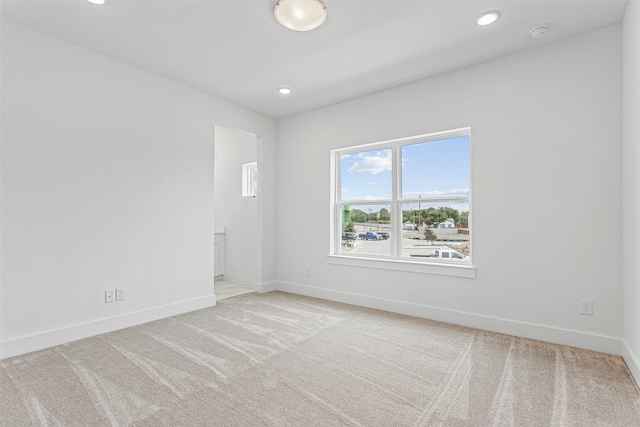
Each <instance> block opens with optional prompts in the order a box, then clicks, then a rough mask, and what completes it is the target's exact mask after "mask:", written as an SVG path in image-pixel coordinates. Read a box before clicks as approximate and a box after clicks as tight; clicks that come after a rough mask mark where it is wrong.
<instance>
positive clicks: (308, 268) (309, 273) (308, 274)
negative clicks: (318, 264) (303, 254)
mask: <svg viewBox="0 0 640 427" xmlns="http://www.w3.org/2000/svg"><path fill="white" fill-rule="evenodd" d="M307 276H311V267H307Z"/></svg>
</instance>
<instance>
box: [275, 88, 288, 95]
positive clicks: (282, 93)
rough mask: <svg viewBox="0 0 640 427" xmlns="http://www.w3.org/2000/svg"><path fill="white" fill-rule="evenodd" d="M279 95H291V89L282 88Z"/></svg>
mask: <svg viewBox="0 0 640 427" xmlns="http://www.w3.org/2000/svg"><path fill="white" fill-rule="evenodd" d="M278 93H279V94H280V95H289V94H290V93H291V89H289V88H288V87H281V88H280V89H278Z"/></svg>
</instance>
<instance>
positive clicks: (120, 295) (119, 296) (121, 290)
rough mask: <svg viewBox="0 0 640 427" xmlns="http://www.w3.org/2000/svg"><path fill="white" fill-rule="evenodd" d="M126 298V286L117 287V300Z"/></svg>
mask: <svg viewBox="0 0 640 427" xmlns="http://www.w3.org/2000/svg"><path fill="white" fill-rule="evenodd" d="M123 299H124V288H116V301H122V300H123Z"/></svg>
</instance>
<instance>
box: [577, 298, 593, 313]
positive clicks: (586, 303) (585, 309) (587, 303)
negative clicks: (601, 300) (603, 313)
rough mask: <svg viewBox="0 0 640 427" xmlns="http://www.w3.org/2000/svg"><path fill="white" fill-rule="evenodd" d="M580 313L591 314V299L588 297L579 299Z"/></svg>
mask: <svg viewBox="0 0 640 427" xmlns="http://www.w3.org/2000/svg"><path fill="white" fill-rule="evenodd" d="M580 314H586V315H588V316H593V301H591V300H589V299H581V300H580Z"/></svg>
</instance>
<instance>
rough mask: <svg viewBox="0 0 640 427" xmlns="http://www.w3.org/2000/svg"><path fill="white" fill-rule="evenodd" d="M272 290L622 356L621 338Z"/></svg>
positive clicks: (318, 292)
mask: <svg viewBox="0 0 640 427" xmlns="http://www.w3.org/2000/svg"><path fill="white" fill-rule="evenodd" d="M272 290H278V291H283V292H290V293H293V294H299V295H306V296H310V297H316V298H322V299H326V300H331V301H337V302H343V303H347V304H352V305H359V306H363V307H369V308H375V309H379V310H385V311H391V312H394V313H401V314H407V315H410V316H416V317H423V318H427V319H432V320H437V321H440V322H446V323H452V324H456V325H462V326H468V327H470V328H476V329H483V330H487V331H492V332H498V333H501V334H506V335H514V336H518V337H524V338H530V339H534V340H539V341H546V342H550V343H554V344H563V345H569V346H572V347H578V348H584V349H587V350H594V351H599V352H602V353H608V354H614V355H616V356H620V355H621V339H620V338H615V337H609V336H604V335H597V334H590V333H586V332H580V331H573V330H569V329H561V328H555V327H551V326H545V325H537V324H534V323H526V322H520V321H517V320H510V319H503V318H498V317H491V316H484V315H480V314H473V313H466V312H462V311H456V310H449V309H443V308H438V307H431V306H427V305H420V304H413V303H410V302H405V301H396V300H390V299H384V298H377V297H371V296H366V295H360V294H353V293H348V292H341V291H336V290H331V289H324V288H317V287H313V286H307V285H301V284H297V283H289V282H274V286H273V289H272Z"/></svg>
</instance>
